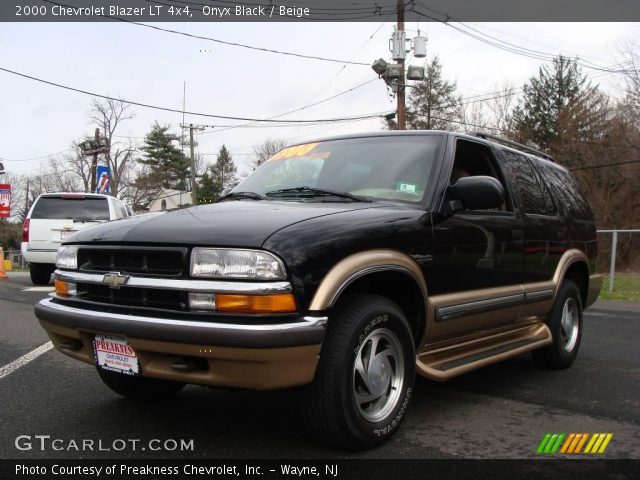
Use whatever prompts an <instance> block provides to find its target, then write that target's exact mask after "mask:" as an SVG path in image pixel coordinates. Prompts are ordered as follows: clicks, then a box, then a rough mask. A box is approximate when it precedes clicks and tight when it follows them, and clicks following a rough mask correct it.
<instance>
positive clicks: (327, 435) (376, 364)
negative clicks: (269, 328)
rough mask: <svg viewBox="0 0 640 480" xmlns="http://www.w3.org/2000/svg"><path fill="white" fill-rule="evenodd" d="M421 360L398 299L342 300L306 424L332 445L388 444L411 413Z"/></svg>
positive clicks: (307, 403)
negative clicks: (398, 304)
mask: <svg viewBox="0 0 640 480" xmlns="http://www.w3.org/2000/svg"><path fill="white" fill-rule="evenodd" d="M376 345H377V347H376ZM372 348H374V350H372ZM372 352H377V354H376V355H375V356H372ZM358 359H359V361H358ZM372 359H373V360H372ZM415 363H416V356H415V346H414V343H413V337H412V334H411V329H410V328H409V324H408V322H407V320H406V318H405V316H404V313H403V312H402V310H400V308H398V306H397V305H396V304H395V303H393V302H391V301H390V300H388V299H387V298H385V297H381V296H378V295H368V294H366V295H365V294H358V295H350V296H348V297H346V298H344V299H342V301H341V302H340V303H339V305H338V306H337V307H336V308H335V309H334V311H333V312H332V314H331V320H330V321H329V324H328V328H327V334H326V336H325V339H324V342H323V345H322V351H321V354H320V361H319V364H318V368H317V370H316V375H315V378H314V380H313V382H312V383H311V384H310V385H309V386H308V387H307V388H306V390H305V392H304V410H303V411H304V417H305V423H306V424H307V426H308V428H309V429H310V430H311V431H312V432H313V433H314V434H315V435H316V437H317V438H318V439H319V440H321V441H323V442H325V443H327V444H329V445H331V446H336V447H340V448H345V449H350V450H364V449H368V448H373V447H375V446H377V445H380V444H382V443H384V442H385V441H387V440H388V439H389V438H390V437H391V436H392V435H393V434H394V433H395V432H396V431H397V430H398V427H399V426H400V423H401V421H402V419H403V417H404V415H405V413H406V411H407V407H408V404H409V400H410V399H411V396H412V394H413V384H414V380H415ZM372 365H373V370H371V369H370V367H371V366H372Z"/></svg>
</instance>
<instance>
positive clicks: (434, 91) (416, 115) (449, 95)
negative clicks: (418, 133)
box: [407, 56, 462, 130]
mask: <svg viewBox="0 0 640 480" xmlns="http://www.w3.org/2000/svg"><path fill="white" fill-rule="evenodd" d="M456 89H457V87H456V83H455V82H449V81H447V80H445V79H444V78H443V77H442V64H441V63H440V59H439V58H438V57H437V56H436V57H434V59H433V60H432V61H431V63H429V64H428V65H427V68H426V71H425V78H424V80H422V81H421V82H420V83H418V84H416V86H415V87H414V88H412V89H411V91H410V92H409V107H408V108H407V124H408V125H409V126H410V127H411V128H415V129H425V130H454V129H455V128H456V126H457V123H456V122H459V121H460V120H461V119H462V104H461V103H462V101H461V97H460V95H458V94H456Z"/></svg>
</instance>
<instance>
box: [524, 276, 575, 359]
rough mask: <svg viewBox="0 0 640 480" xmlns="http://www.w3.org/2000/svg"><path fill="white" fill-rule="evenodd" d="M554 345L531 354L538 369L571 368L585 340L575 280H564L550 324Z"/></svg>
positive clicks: (548, 321)
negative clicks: (583, 339)
mask: <svg viewBox="0 0 640 480" xmlns="http://www.w3.org/2000/svg"><path fill="white" fill-rule="evenodd" d="M547 324H548V325H549V329H550V330H551V335H552V336H553V343H552V344H551V345H549V346H547V347H544V348H541V349H539V350H534V351H533V352H531V353H532V355H533V360H534V362H535V363H536V365H537V366H538V367H541V368H548V369H553V370H561V369H564V368H569V367H570V366H571V364H572V363H573V361H574V360H575V359H576V356H577V355H578V350H579V349H580V340H581V338H582V297H581V296H580V289H579V288H578V286H577V285H576V284H575V283H574V282H573V281H572V280H565V281H564V282H562V285H561V286H560V290H559V291H558V296H557V297H556V300H555V302H554V304H553V308H552V309H551V313H550V314H549V318H548V320H547Z"/></svg>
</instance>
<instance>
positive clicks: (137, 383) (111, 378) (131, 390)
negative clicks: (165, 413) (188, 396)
mask: <svg viewBox="0 0 640 480" xmlns="http://www.w3.org/2000/svg"><path fill="white" fill-rule="evenodd" d="M96 368H97V370H98V375H99V376H100V380H102V382H103V383H104V384H105V385H106V386H107V387H109V388H110V389H111V390H112V391H114V392H115V393H117V394H118V395H122V396H123V397H125V398H128V399H130V400H137V401H143V402H151V401H154V400H161V399H163V398H166V397H169V396H171V395H174V394H175V393H177V392H179V391H180V390H181V389H182V388H183V387H184V383H180V382H172V381H170V380H162V379H159V378H149V377H139V376H132V375H127V374H124V373H117V372H112V371H109V370H105V369H103V368H100V367H96Z"/></svg>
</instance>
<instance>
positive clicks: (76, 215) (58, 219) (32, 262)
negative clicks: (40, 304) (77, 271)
mask: <svg viewBox="0 0 640 480" xmlns="http://www.w3.org/2000/svg"><path fill="white" fill-rule="evenodd" d="M130 212H131V209H130V208H129V207H128V206H127V205H125V204H124V203H123V202H122V201H121V200H118V199H117V198H114V197H111V196H109V195H101V194H91V193H45V194H42V195H40V196H39V197H38V198H37V199H36V201H35V202H33V205H32V206H31V208H30V209H29V213H28V214H27V218H26V219H25V221H24V224H23V227H22V245H21V246H22V254H23V255H24V258H25V260H26V261H27V262H29V273H30V274H31V281H32V282H33V283H34V284H35V285H47V284H48V283H49V281H50V280H51V274H52V273H53V271H54V270H55V263H56V252H57V251H58V248H59V247H60V244H61V242H62V241H63V240H65V239H67V238H68V237H70V236H71V235H72V234H73V233H75V232H77V231H78V230H81V229H83V228H85V227H88V226H90V225H95V224H96V223H100V222H108V221H109V220H115V219H118V218H125V217H128V216H130Z"/></svg>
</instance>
